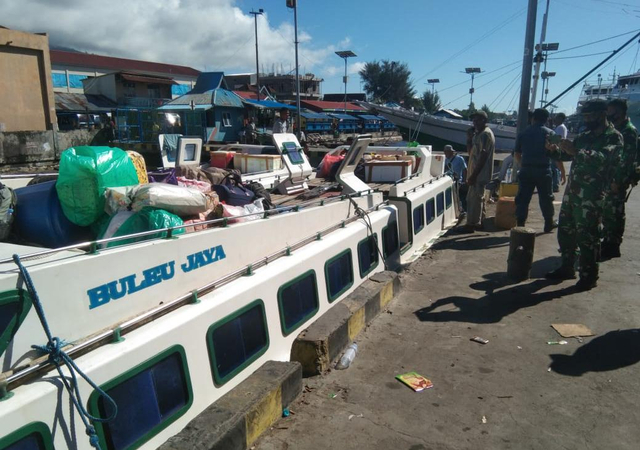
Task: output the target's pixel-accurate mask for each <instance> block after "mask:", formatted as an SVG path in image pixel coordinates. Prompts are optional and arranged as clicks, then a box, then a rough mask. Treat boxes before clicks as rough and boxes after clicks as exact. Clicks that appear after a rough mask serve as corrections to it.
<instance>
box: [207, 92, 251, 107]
mask: <svg viewBox="0 0 640 450" xmlns="http://www.w3.org/2000/svg"><path fill="white" fill-rule="evenodd" d="M213 104H214V105H215V106H227V107H230V108H244V105H243V104H242V99H241V98H240V97H238V96H237V95H236V94H234V93H233V92H231V91H227V90H226V89H221V88H220V89H214V91H213Z"/></svg>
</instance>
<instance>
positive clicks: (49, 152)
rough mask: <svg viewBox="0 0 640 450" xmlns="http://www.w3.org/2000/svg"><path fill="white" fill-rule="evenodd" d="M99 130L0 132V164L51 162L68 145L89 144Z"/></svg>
mask: <svg viewBox="0 0 640 450" xmlns="http://www.w3.org/2000/svg"><path fill="white" fill-rule="evenodd" d="M99 131H100V130H91V131H89V130H71V131H58V132H55V131H53V130H51V131H16V132H9V133H0V164H30V163H43V162H52V161H55V160H58V159H59V158H60V153H62V151H64V150H66V149H67V148H69V147H76V146H80V145H91V143H92V141H94V138H95V137H96V134H98V133H99Z"/></svg>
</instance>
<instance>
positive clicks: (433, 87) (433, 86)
mask: <svg viewBox="0 0 640 450" xmlns="http://www.w3.org/2000/svg"><path fill="white" fill-rule="evenodd" d="M427 83H428V84H430V85H431V93H432V94H435V93H436V83H440V79H439V78H430V79H428V80H427Z"/></svg>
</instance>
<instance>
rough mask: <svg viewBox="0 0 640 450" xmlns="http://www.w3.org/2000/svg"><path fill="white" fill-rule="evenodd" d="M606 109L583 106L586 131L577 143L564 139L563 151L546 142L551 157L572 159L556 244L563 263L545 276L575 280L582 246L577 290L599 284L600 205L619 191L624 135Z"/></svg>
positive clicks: (596, 103)
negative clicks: (610, 121) (575, 268)
mask: <svg viewBox="0 0 640 450" xmlns="http://www.w3.org/2000/svg"><path fill="white" fill-rule="evenodd" d="M606 109H607V105H606V102H605V101H604V100H592V101H589V102H587V103H585V105H584V106H583V108H582V115H583V119H584V123H585V125H586V127H587V131H585V132H584V133H581V134H579V135H578V137H576V139H575V140H574V141H573V143H572V142H571V141H569V140H566V139H565V140H562V142H561V143H560V147H558V146H557V145H552V144H550V143H548V144H547V149H548V150H549V156H550V157H552V158H555V159H560V160H563V161H568V160H571V159H573V162H572V164H571V172H570V175H569V182H568V184H567V188H566V190H565V194H564V198H563V199H562V207H561V209H560V221H559V222H560V223H559V225H558V243H559V244H560V252H561V253H562V265H561V266H560V267H559V268H558V269H556V270H554V271H553V272H549V273H548V274H547V278H550V279H556V280H565V279H573V278H575V270H574V263H575V258H576V250H577V248H580V280H579V281H578V283H577V284H576V288H577V289H579V290H588V289H592V288H594V287H595V286H596V285H597V280H598V261H597V256H596V254H597V250H598V248H599V244H600V232H599V229H598V227H599V224H600V221H601V214H602V202H603V200H604V196H605V193H606V192H608V191H609V190H613V191H617V189H618V186H619V185H620V182H619V180H618V179H617V178H616V177H617V175H618V174H619V173H620V171H619V170H617V168H618V165H619V158H620V154H621V152H622V136H621V135H620V133H619V132H618V131H616V129H615V128H614V127H613V125H612V124H610V123H609V122H608V121H607V115H606Z"/></svg>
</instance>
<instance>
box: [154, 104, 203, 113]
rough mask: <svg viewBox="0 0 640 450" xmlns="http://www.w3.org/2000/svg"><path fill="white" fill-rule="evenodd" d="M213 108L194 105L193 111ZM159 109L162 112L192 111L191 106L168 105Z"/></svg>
mask: <svg viewBox="0 0 640 450" xmlns="http://www.w3.org/2000/svg"><path fill="white" fill-rule="evenodd" d="M211 108H213V105H194V107H193V109H203V110H205V111H206V110H207V109H211ZM157 109H158V110H161V111H185V110H190V109H191V105H175V104H173V105H172V104H170V103H169V104H166V105H162V106H161V107H159V108H157Z"/></svg>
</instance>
